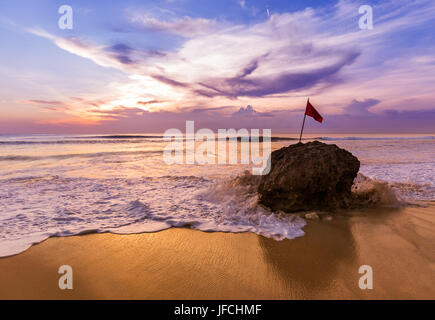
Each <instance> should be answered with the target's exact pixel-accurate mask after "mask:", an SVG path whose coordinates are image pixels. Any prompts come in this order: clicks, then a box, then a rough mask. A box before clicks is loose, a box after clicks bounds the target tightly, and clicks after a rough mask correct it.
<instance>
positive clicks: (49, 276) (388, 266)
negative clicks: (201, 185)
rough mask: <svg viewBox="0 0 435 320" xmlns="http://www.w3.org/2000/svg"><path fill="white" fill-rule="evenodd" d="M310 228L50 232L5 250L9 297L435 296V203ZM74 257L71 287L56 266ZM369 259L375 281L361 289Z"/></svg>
mask: <svg viewBox="0 0 435 320" xmlns="http://www.w3.org/2000/svg"><path fill="white" fill-rule="evenodd" d="M304 230H305V232H306V235H305V236H304V237H301V238H297V239H294V240H285V241H274V240H271V239H267V238H264V237H262V236H258V235H255V234H252V233H244V234H233V233H220V232H215V233H205V232H200V231H194V230H190V229H184V228H178V229H176V228H172V229H169V230H166V231H162V232H158V233H148V234H137V235H113V234H92V235H83V236H74V237H64V238H51V239H48V240H47V241H44V242H43V243H41V244H38V245H35V246H33V247H31V248H30V249H29V250H27V251H26V252H24V253H21V254H19V255H16V256H13V257H8V258H2V259H0V298H2V299H16V298H18V299H34V298H37V299H71V298H73V299H77V298H79V299H417V298H418V299H434V298H435V205H434V204H430V205H429V206H428V207H426V208H422V207H408V208H406V209H391V210H386V209H385V210H367V211H364V212H352V213H350V214H347V215H340V216H337V217H335V218H334V219H333V220H332V221H325V220H322V221H319V220H316V221H309V224H308V226H307V227H305V228H304ZM65 264H66V265H71V266H72V268H73V276H74V289H73V290H60V289H59V287H58V279H59V277H60V275H59V274H58V273H57V271H58V268H59V267H60V266H61V265H65ZM361 265H370V266H371V267H372V268H373V279H374V280H373V281H374V282H373V285H374V288H373V290H361V289H360V288H359V287H358V280H359V278H360V276H361V274H359V273H358V269H359V267H360V266H361Z"/></svg>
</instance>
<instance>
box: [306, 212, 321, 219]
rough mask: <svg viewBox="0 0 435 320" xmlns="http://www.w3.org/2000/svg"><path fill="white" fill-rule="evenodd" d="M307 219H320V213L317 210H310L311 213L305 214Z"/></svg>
mask: <svg viewBox="0 0 435 320" xmlns="http://www.w3.org/2000/svg"><path fill="white" fill-rule="evenodd" d="M305 219H308V220H317V219H319V215H318V214H317V213H315V212H310V213H307V214H305Z"/></svg>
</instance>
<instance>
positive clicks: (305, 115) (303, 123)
mask: <svg viewBox="0 0 435 320" xmlns="http://www.w3.org/2000/svg"><path fill="white" fill-rule="evenodd" d="M308 101H310V98H308V100H307V105H308ZM306 117H307V108H306V107H305V112H304V121H302V128H301V135H300V136H299V143H300V142H301V140H302V132H304V125H305V118H306Z"/></svg>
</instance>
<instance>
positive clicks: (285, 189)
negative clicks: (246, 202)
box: [258, 141, 360, 212]
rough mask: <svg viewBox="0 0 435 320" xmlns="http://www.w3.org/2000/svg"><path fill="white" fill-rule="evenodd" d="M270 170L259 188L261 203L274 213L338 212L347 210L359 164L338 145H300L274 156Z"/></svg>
mask: <svg viewBox="0 0 435 320" xmlns="http://www.w3.org/2000/svg"><path fill="white" fill-rule="evenodd" d="M269 160H271V170H270V172H269V174H267V175H264V176H262V177H261V181H260V184H259V186H258V193H259V200H260V203H262V204H264V205H266V206H268V207H270V208H271V209H273V210H282V211H285V212H295V211H302V210H335V209H339V208H345V207H348V206H349V204H350V199H351V188H352V183H353V180H354V179H355V177H356V175H357V173H358V170H359V166H360V162H359V160H358V159H357V158H356V157H355V156H353V155H352V154H351V153H350V152H348V151H346V150H344V149H340V148H339V147H337V146H336V145H333V144H332V145H331V144H325V143H321V142H318V141H314V142H308V143H305V144H303V143H298V144H294V145H291V146H289V147H285V148H282V149H279V150H276V151H273V152H272V154H271V158H270V159H269Z"/></svg>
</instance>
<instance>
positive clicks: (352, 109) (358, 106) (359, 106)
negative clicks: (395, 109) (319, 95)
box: [345, 99, 381, 115]
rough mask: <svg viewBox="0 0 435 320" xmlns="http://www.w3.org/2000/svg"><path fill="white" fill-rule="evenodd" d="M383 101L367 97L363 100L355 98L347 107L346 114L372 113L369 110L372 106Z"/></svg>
mask: <svg viewBox="0 0 435 320" xmlns="http://www.w3.org/2000/svg"><path fill="white" fill-rule="evenodd" d="M380 102H381V101H379V100H377V99H365V100H362V101H358V100H356V99H354V100H353V101H352V102H351V103H350V104H349V105H347V106H346V108H345V113H346V114H351V115H367V114H371V112H370V111H369V110H368V109H369V108H370V107H372V106H375V105H377V104H379V103H380Z"/></svg>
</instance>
